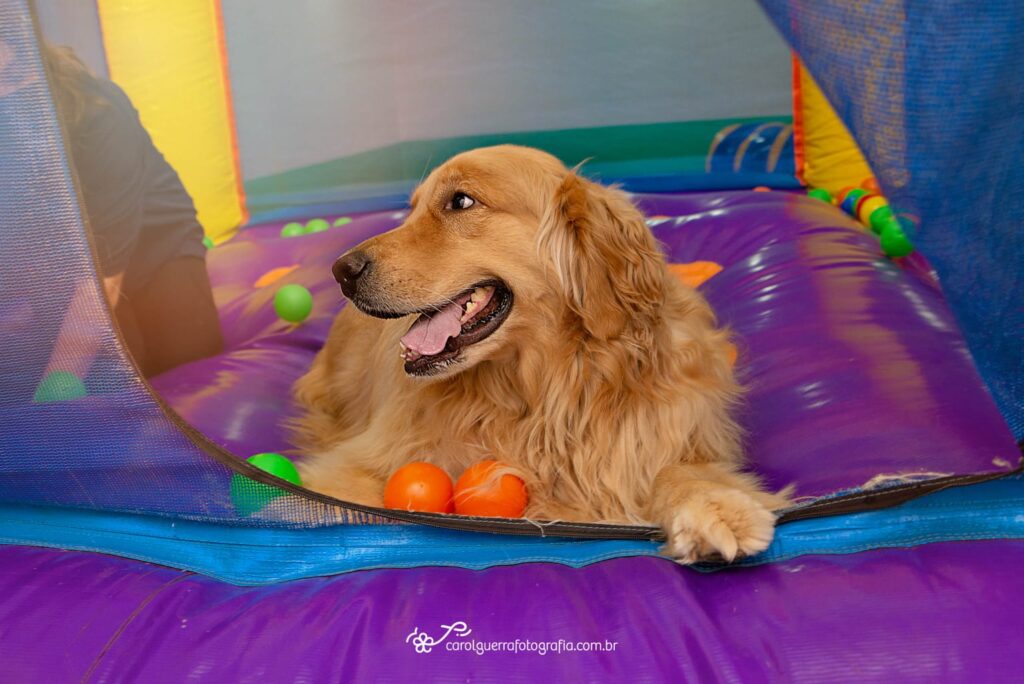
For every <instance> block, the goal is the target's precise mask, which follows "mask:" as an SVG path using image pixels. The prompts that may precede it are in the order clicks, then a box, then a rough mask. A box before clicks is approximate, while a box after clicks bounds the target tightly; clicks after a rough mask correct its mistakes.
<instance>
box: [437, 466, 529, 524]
mask: <svg viewBox="0 0 1024 684" xmlns="http://www.w3.org/2000/svg"><path fill="white" fill-rule="evenodd" d="M500 467H501V464H499V463H498V462H497V461H480V462H479V463H474V464H473V465H471V466H470V467H468V468H466V472H464V473H462V477H460V478H459V480H458V482H456V483H455V512H456V513H458V514H459V515H475V516H482V517H487V518H521V517H522V516H523V511H525V510H526V502H527V500H528V497H527V495H526V485H525V484H524V483H523V481H522V480H521V479H519V478H518V477H516V476H515V475H510V474H508V473H505V474H504V475H501V476H500V477H498V478H497V479H496V480H495V479H492V475H493V473H494V470H495V469H496V468H500Z"/></svg>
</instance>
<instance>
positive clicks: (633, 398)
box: [295, 145, 785, 562]
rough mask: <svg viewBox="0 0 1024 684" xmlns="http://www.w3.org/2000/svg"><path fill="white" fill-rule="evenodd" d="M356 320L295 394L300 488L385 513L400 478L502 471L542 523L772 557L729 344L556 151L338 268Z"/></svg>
mask: <svg viewBox="0 0 1024 684" xmlns="http://www.w3.org/2000/svg"><path fill="white" fill-rule="evenodd" d="M333 270H334V275H335V277H336V279H337V280H338V282H339V283H340V284H341V289H342V291H343V292H344V294H345V296H346V297H347V298H348V299H349V301H350V304H351V306H347V307H345V309H344V310H342V312H341V313H340V314H339V316H338V318H337V320H335V322H334V325H333V327H332V329H331V332H330V335H329V337H328V339H327V342H326V344H325V346H324V348H323V350H322V351H320V353H319V355H318V356H317V357H316V360H315V361H314V362H313V365H312V368H311V369H310V370H309V372H308V373H307V374H306V375H305V376H304V377H302V378H301V379H300V380H299V381H298V383H297V384H296V387H295V396H296V399H297V401H298V403H299V404H300V406H301V407H302V409H303V415H302V416H301V417H300V418H299V419H298V421H297V422H296V424H295V428H296V430H295V433H296V434H295V437H296V443H297V445H298V446H299V448H300V450H301V451H302V452H303V453H304V454H305V455H306V456H307V457H306V458H305V460H304V462H303V463H302V464H301V471H302V478H303V482H304V485H305V486H307V487H309V488H310V489H313V490H315V491H319V492H322V493H324V494H328V495H330V496H334V497H336V498H338V499H342V500H345V501H350V502H356V503H360V504H366V505H369V506H381V505H382V499H383V489H384V484H385V482H386V481H387V479H388V478H389V477H390V476H391V474H392V473H394V471H395V470H396V469H398V468H399V467H400V466H402V465H405V464H406V463H409V462H411V461H417V460H424V461H429V462H432V463H434V464H436V465H438V466H440V467H441V468H443V469H444V470H445V471H447V472H448V473H449V474H450V475H452V476H454V477H458V476H459V474H461V473H462V471H463V470H464V469H465V468H466V467H467V466H469V465H471V464H472V463H475V462H477V461H480V460H482V459H485V458H495V459H497V460H498V461H500V462H501V463H502V464H504V465H506V466H508V468H509V469H510V470H512V471H514V472H515V473H516V474H517V475H519V476H520V477H521V478H522V479H523V480H524V481H525V483H526V486H527V490H528V492H529V497H530V502H529V506H528V508H527V511H526V517H528V518H531V519H537V520H541V519H543V520H563V521H589V522H608V523H629V524H654V525H658V526H660V527H661V528H663V529H664V531H665V535H666V536H667V539H668V542H667V544H666V545H665V552H666V553H667V554H669V555H671V556H672V557H674V558H676V559H678V560H680V561H681V562H692V561H694V560H697V559H699V558H702V557H708V556H712V555H716V554H717V555H720V556H721V557H723V558H725V559H727V560H732V559H734V558H736V557H738V556H743V555H749V554H753V553H757V552H759V551H762V550H764V549H765V548H766V547H767V546H768V544H769V542H770V541H771V539H772V534H773V530H774V522H775V517H774V515H773V513H772V511H773V510H774V509H777V508H779V507H781V506H782V505H784V504H785V498H784V497H783V496H780V495H777V494H771V493H769V492H767V491H765V490H764V489H763V488H762V487H761V486H760V485H759V483H758V481H757V480H756V479H755V478H754V477H753V476H752V475H750V474H747V473H744V472H742V470H741V467H742V463H743V460H742V450H741V438H740V429H739V427H738V426H737V424H736V423H735V422H734V420H733V418H732V417H731V415H730V409H731V408H732V407H733V406H734V404H735V403H736V402H737V400H738V398H739V396H740V388H739V386H738V385H737V383H736V381H735V380H734V378H733V372H732V368H731V365H730V362H729V359H728V355H729V342H728V339H727V333H726V332H725V331H723V330H722V329H720V328H718V327H716V323H715V316H714V314H713V313H712V311H711V308H710V307H709V306H708V304H707V302H706V301H705V300H704V298H703V297H702V296H701V295H700V294H698V293H697V292H696V291H695V290H693V289H692V288H690V287H687V286H685V285H683V284H682V282H681V281H680V280H679V279H678V278H677V277H675V276H674V275H672V274H671V273H670V272H669V270H668V268H667V266H666V262H665V259H664V257H663V255H662V254H661V252H660V250H659V248H658V244H657V242H656V241H655V239H654V237H653V235H652V234H651V232H650V230H649V229H648V227H647V224H646V223H645V221H644V217H643V216H642V215H641V213H640V211H639V210H637V208H636V207H635V206H633V204H632V203H631V202H630V200H629V198H628V197H627V195H626V194H625V193H623V192H621V191H619V190H615V189H612V188H608V187H603V186H601V185H598V184H596V183H593V182H590V181H588V180H585V179H583V178H581V177H580V176H579V175H577V174H576V173H575V172H574V171H571V170H568V169H566V167H565V166H564V165H563V164H562V163H561V162H559V161H558V160H557V159H555V158H554V157H552V156H551V155H548V154H546V153H544V152H541V151H538V150H534V149H529V148H524V147H515V146H510V145H502V146H498V147H489V148H484V149H478V150H474V151H471V152H466V153H463V154H460V155H458V156H456V157H454V158H452V159H451V160H449V161H448V162H447V163H445V164H444V165H442V166H441V167H439V168H438V169H436V170H435V171H434V172H433V173H431V174H430V176H429V177H428V178H427V179H426V180H425V181H424V182H423V183H422V184H421V185H420V187H419V188H418V189H417V190H416V191H415V192H414V193H413V195H412V210H411V212H410V213H409V215H408V218H406V220H405V222H404V223H403V224H402V225H401V226H399V227H398V228H396V229H394V230H392V231H389V232H387V233H384V234H382V235H378V236H376V237H374V238H372V239H369V240H367V241H365V242H363V243H362V244H360V245H359V246H357V247H355V248H354V249H352V250H350V251H349V252H347V253H346V254H344V255H342V256H341V257H340V258H339V259H338V260H337V262H335V264H334V269H333Z"/></svg>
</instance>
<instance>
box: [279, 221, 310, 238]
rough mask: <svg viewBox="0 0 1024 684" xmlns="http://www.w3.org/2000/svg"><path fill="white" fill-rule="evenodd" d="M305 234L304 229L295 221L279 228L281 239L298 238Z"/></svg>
mask: <svg viewBox="0 0 1024 684" xmlns="http://www.w3.org/2000/svg"><path fill="white" fill-rule="evenodd" d="M305 233H306V227H305V226H304V225H302V224H301V223H298V222H297V221H292V222H291V223H286V224H284V227H282V228H281V237H283V238H290V237H298V236H300V235H305Z"/></svg>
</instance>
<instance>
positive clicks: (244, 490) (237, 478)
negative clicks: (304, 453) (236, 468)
mask: <svg viewBox="0 0 1024 684" xmlns="http://www.w3.org/2000/svg"><path fill="white" fill-rule="evenodd" d="M246 461H247V462H248V463H249V464H251V465H252V466H254V467H256V468H259V469H260V470H263V471H265V472H268V473H270V474H271V475H273V476H275V477H279V478H281V479H282V480H286V481H288V482H291V483H292V484H294V485H299V486H300V487H301V486H302V478H301V477H299V471H298V470H296V468H295V464H294V463H292V462H291V461H290V460H289V459H288V458H287V457H286V456H282V455H281V454H276V453H273V452H270V451H268V452H264V453H261V454H256V455H255V456H250V457H249V458H247V459H246ZM284 493H285V491H284V490H282V489H278V488H277V487H274V486H272V485H268V484H264V483H262V482H257V481H256V480H250V479H249V478H248V477H246V476H245V475H242V474H241V473H235V474H234V475H232V476H231V502H232V503H233V504H234V506H235V510H236V511H238V512H239V513H240V514H241V515H252V514H253V513H255V512H256V511H258V510H260V509H261V508H263V507H264V506H266V505H267V504H268V503H270V501H271V500H273V499H276V498H277V497H279V496H282V495H283V494H284Z"/></svg>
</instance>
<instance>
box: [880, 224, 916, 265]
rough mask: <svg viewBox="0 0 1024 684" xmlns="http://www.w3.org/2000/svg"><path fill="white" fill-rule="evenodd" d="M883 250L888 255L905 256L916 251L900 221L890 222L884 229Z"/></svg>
mask: <svg viewBox="0 0 1024 684" xmlns="http://www.w3.org/2000/svg"><path fill="white" fill-rule="evenodd" d="M882 251H883V252H885V255H886V256H888V257H904V256H907V255H908V254H910V253H911V252H913V251H914V245H912V244H910V240H908V239H907V236H906V234H905V233H904V232H903V229H902V228H901V227H900V224H899V222H897V221H893V222H891V223H888V224H886V226H885V228H883V229H882Z"/></svg>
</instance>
